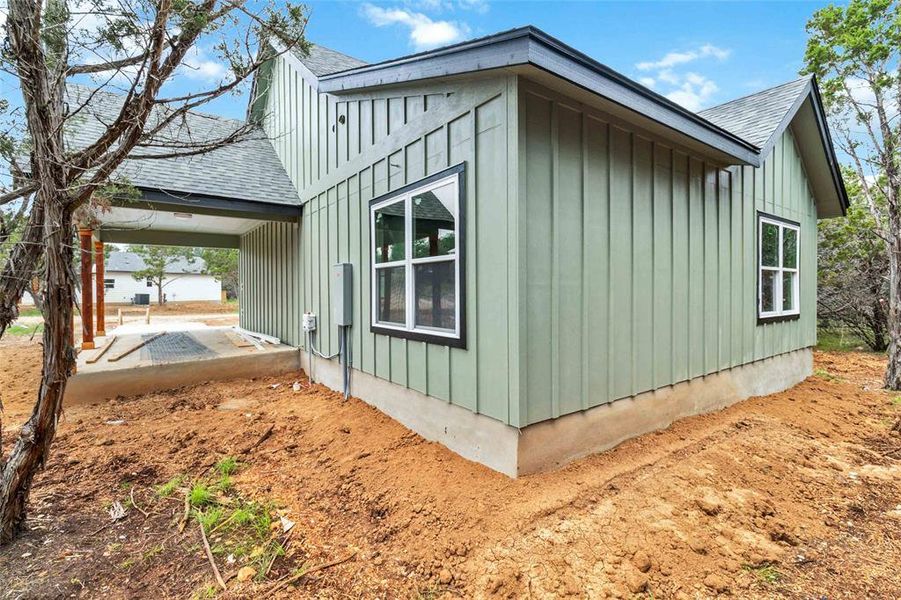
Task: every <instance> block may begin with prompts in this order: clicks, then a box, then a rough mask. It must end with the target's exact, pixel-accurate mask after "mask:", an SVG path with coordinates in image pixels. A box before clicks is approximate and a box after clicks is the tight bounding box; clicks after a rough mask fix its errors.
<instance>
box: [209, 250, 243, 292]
mask: <svg viewBox="0 0 901 600" xmlns="http://www.w3.org/2000/svg"><path fill="white" fill-rule="evenodd" d="M200 257H201V258H202V259H203V262H204V263H206V266H205V267H204V271H203V272H204V273H206V274H207V275H212V276H213V277H214V278H215V279H216V281H218V282H220V283H221V284H222V289H224V290H225V295H226V296H227V297H228V298H237V297H238V250H237V249H235V248H203V249H202V250H201V251H200Z"/></svg>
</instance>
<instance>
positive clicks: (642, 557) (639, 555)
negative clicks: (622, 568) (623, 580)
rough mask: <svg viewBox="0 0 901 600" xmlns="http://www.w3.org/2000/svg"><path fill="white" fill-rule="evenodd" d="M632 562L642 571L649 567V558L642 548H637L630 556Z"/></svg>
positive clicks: (645, 571) (644, 571)
mask: <svg viewBox="0 0 901 600" xmlns="http://www.w3.org/2000/svg"><path fill="white" fill-rule="evenodd" d="M632 564H633V565H635V568H636V569H638V570H639V571H641V572H642V573H647V572H648V571H649V570H650V569H651V559H650V557H649V556H648V553H647V552H645V551H644V550H639V551H638V552H636V553H635V555H634V556H632Z"/></svg>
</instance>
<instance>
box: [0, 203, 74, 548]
mask: <svg viewBox="0 0 901 600" xmlns="http://www.w3.org/2000/svg"><path fill="white" fill-rule="evenodd" d="M44 211H45V214H44V217H45V218H44V227H43V237H44V239H43V249H44V275H45V277H44V280H45V282H46V296H45V302H44V310H43V315H44V360H43V368H42V372H41V385H40V389H39V390H38V398H37V403H36V404H35V406H34V411H33V412H32V414H31V417H30V418H29V419H28V421H27V422H26V423H25V425H24V426H23V427H22V429H21V431H20V432H19V437H18V439H17V440H16V443H15V446H14V447H13V449H12V452H10V455H9V459H8V460H7V461H6V462H5V463H2V464H0V469H2V472H0V544H5V543H8V542H10V541H11V540H12V539H13V538H14V537H15V535H16V533H17V532H18V531H20V530H21V529H22V527H23V525H24V522H25V508H26V505H27V503H28V495H29V492H30V491H31V482H32V480H33V478H34V475H35V473H36V472H37V470H38V469H39V468H41V467H43V466H44V464H45V463H46V461H47V456H48V452H49V450H50V443H51V442H52V441H53V437H54V435H55V434H56V426H57V422H58V420H59V416H60V414H61V412H62V403H63V395H64V393H65V391H66V381H67V379H68V378H69V375H70V373H71V371H72V366H73V365H74V363H75V351H74V348H73V347H72V345H71V341H70V334H71V328H72V305H73V301H74V296H73V294H74V289H75V285H74V284H75V276H74V273H73V271H72V258H73V253H72V244H73V239H74V229H73V227H72V215H71V213H70V212H69V210H68V209H67V208H66V205H65V200H64V199H63V198H58V197H57V198H53V199H52V200H50V201H49V202H46V204H45V206H44Z"/></svg>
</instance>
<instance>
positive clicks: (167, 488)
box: [156, 475, 184, 498]
mask: <svg viewBox="0 0 901 600" xmlns="http://www.w3.org/2000/svg"><path fill="white" fill-rule="evenodd" d="M183 479H184V477H182V476H181V475H176V476H175V477H173V478H172V479H170V480H169V481H167V482H166V483H164V484H163V485H161V486H159V487H158V488H156V495H157V496H159V497H160V498H168V497H169V496H171V495H172V493H173V492H174V491H175V490H176V489H178V486H179V485H181V482H182V480H183Z"/></svg>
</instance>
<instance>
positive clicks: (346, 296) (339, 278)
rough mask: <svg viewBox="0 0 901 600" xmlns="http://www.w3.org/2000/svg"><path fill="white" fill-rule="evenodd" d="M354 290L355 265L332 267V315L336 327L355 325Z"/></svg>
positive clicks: (345, 264)
mask: <svg viewBox="0 0 901 600" xmlns="http://www.w3.org/2000/svg"><path fill="white" fill-rule="evenodd" d="M353 288H354V279H353V265H351V264H350V263H338V264H336V265H332V315H333V316H334V318H335V325H338V326H339V327H348V326H350V325H353V320H354V317H353V309H354V295H353V292H354V289H353Z"/></svg>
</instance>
